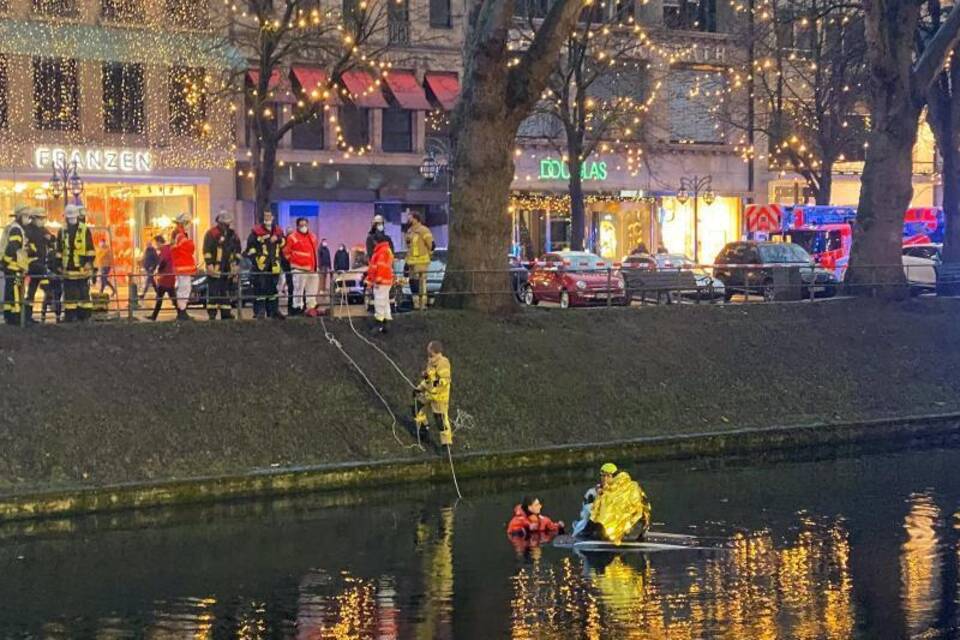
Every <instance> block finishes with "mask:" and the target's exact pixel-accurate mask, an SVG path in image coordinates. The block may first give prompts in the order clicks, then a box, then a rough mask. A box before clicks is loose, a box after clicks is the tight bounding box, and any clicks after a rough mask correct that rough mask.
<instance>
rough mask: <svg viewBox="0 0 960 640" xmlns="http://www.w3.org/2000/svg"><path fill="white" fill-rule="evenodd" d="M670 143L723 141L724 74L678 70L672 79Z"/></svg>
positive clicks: (716, 142)
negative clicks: (719, 105) (718, 107)
mask: <svg viewBox="0 0 960 640" xmlns="http://www.w3.org/2000/svg"><path fill="white" fill-rule="evenodd" d="M668 82H669V84H670V91H669V105H670V107H669V113H670V142H680V143H687V144H690V143H705V144H719V143H722V142H723V135H722V134H723V132H722V131H721V130H720V119H719V118H718V114H717V112H716V109H717V105H718V104H720V94H721V93H722V91H723V86H724V83H723V75H722V74H721V73H720V72H715V71H697V70H694V69H674V70H673V71H671V73H670V77H669V78H668Z"/></svg>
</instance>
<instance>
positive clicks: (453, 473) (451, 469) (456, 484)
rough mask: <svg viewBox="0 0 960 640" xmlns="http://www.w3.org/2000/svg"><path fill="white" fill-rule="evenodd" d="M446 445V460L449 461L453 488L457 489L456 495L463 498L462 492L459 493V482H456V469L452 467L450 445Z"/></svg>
mask: <svg viewBox="0 0 960 640" xmlns="http://www.w3.org/2000/svg"><path fill="white" fill-rule="evenodd" d="M445 446H446V447H447V460H449V461H450V475H451V476H453V488H454V489H456V490H457V497H458V498H459V499H461V500H463V494H462V493H460V483H459V482H457V470H456V469H454V468H453V453H451V451H450V449H451V447H450V445H445Z"/></svg>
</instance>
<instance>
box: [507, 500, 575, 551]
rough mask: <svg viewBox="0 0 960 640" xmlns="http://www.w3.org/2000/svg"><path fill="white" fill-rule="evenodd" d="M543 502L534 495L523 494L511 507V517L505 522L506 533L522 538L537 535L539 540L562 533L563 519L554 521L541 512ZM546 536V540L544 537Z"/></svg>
mask: <svg viewBox="0 0 960 640" xmlns="http://www.w3.org/2000/svg"><path fill="white" fill-rule="evenodd" d="M542 509H543V504H542V503H541V502H540V498H537V497H536V496H524V497H523V500H522V501H521V502H520V504H518V505H517V506H516V507H514V509H513V518H511V519H510V522H509V523H507V535H509V536H522V537H524V538H531V537H537V538H539V539H540V541H541V542H547V541H548V540H549V539H550V538H553V537H554V536H557V535H560V534H561V533H563V530H564V525H563V521H562V520H560V521H557V522H554V521H553V520H551V519H550V518H548V517H547V516H545V515H543V514H542V513H541V510H542ZM544 538H546V540H545V539H544Z"/></svg>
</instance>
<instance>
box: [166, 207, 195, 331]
mask: <svg viewBox="0 0 960 640" xmlns="http://www.w3.org/2000/svg"><path fill="white" fill-rule="evenodd" d="M189 223H190V217H189V216H188V215H187V214H185V213H181V214H180V215H178V216H177V227H176V229H175V230H174V232H173V242H171V243H170V256H171V257H172V258H173V271H174V273H176V275H177V320H189V319H190V316H188V315H187V304H188V303H189V302H190V288H191V286H192V285H193V277H194V276H195V275H196V274H197V262H196V258H195V255H196V252H197V247H196V245H194V244H193V240H191V239H190V234H189V232H188V231H187V225H188V224H189Z"/></svg>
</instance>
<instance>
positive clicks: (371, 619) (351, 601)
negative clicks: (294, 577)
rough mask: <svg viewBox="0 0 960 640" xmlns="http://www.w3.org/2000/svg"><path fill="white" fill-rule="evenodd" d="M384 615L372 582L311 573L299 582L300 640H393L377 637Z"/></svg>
mask: <svg viewBox="0 0 960 640" xmlns="http://www.w3.org/2000/svg"><path fill="white" fill-rule="evenodd" d="M382 611H383V607H382V604H381V602H380V599H379V596H378V594H377V584H376V583H375V582H374V581H373V580H365V579H361V578H357V577H354V576H351V575H349V574H342V575H338V576H335V577H334V576H330V575H329V574H327V573H325V572H323V571H321V570H315V571H311V572H309V573H308V574H307V575H306V576H304V578H303V579H302V580H301V581H300V596H299V598H298V607H297V640H314V639H315V638H374V637H376V638H390V637H391V636H389V635H380V634H378V633H377V630H378V629H379V628H380V627H381V621H380V616H379V614H380V613H381V612H382Z"/></svg>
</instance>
